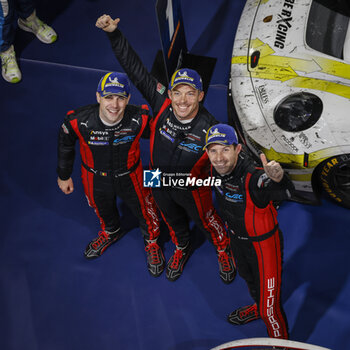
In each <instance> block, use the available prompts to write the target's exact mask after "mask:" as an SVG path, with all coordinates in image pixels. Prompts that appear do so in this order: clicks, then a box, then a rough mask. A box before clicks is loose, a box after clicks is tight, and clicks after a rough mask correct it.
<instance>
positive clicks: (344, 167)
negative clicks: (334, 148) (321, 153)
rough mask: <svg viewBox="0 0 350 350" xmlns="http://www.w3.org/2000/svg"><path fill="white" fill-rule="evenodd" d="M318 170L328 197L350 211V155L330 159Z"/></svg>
mask: <svg viewBox="0 0 350 350" xmlns="http://www.w3.org/2000/svg"><path fill="white" fill-rule="evenodd" d="M318 169H319V180H320V184H321V186H322V188H323V189H324V191H325V192H326V193H327V195H328V196H329V197H330V198H331V199H332V200H333V201H335V202H337V203H338V204H340V205H341V206H343V207H345V208H349V209H350V154H342V155H339V156H334V157H330V158H328V159H326V160H324V161H323V162H322V163H321V164H320V165H319V167H318Z"/></svg>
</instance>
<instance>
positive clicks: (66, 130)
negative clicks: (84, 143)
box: [62, 124, 69, 134]
mask: <svg viewBox="0 0 350 350" xmlns="http://www.w3.org/2000/svg"><path fill="white" fill-rule="evenodd" d="M62 129H63V132H64V133H65V134H69V130H68V129H67V127H66V125H65V124H62Z"/></svg>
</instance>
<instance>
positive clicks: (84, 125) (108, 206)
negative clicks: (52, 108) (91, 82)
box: [57, 104, 159, 239]
mask: <svg viewBox="0 0 350 350" xmlns="http://www.w3.org/2000/svg"><path fill="white" fill-rule="evenodd" d="M148 118H149V111H148V109H147V106H144V108H141V107H137V106H133V105H127V106H126V109H125V113H124V116H123V118H122V120H121V122H120V123H118V124H117V125H115V126H106V125H105V124H103V122H102V121H101V119H100V117H99V105H98V104H95V105H88V106H85V107H81V108H78V109H76V110H74V111H70V112H68V113H67V116H66V118H65V120H64V123H63V124H62V128H61V130H60V133H59V139H58V167H57V173H58V176H59V178H60V179H62V180H67V179H69V178H70V176H71V174H72V172H73V163H74V157H75V143H76V141H77V140H79V143H80V154H81V160H82V167H81V171H82V180H83V185H84V190H85V194H86V197H87V199H88V202H89V205H90V206H91V207H92V208H94V209H95V212H96V214H97V216H98V217H99V219H100V222H101V228H102V230H106V231H108V232H114V231H116V230H117V229H119V228H120V217H119V213H118V209H117V204H116V197H117V196H118V197H120V198H121V199H122V200H123V201H124V202H125V203H126V204H127V205H128V206H129V208H130V209H131V210H132V212H133V214H134V215H135V216H136V217H137V218H138V220H139V225H140V229H141V231H142V233H143V235H144V238H145V239H155V238H157V237H158V236H159V222H158V216H157V211H156V205H155V202H154V199H153V197H152V194H151V192H150V190H149V189H147V188H144V187H143V182H142V174H143V168H142V163H141V161H140V145H139V139H140V137H141V135H143V134H146V136H147V133H148V132H149V131H148V130H147V127H148V126H147V123H148Z"/></svg>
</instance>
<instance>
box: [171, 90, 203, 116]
mask: <svg viewBox="0 0 350 350" xmlns="http://www.w3.org/2000/svg"><path fill="white" fill-rule="evenodd" d="M168 96H169V98H170V99H171V106H172V107H173V111H174V114H175V116H176V117H177V118H178V119H179V120H180V121H181V120H188V119H193V118H194V117H195V116H196V114H197V112H198V109H199V102H201V101H202V100H203V97H204V92H203V91H199V90H197V89H195V88H193V87H192V86H190V85H187V84H179V85H177V86H175V87H174V88H173V89H172V90H168Z"/></svg>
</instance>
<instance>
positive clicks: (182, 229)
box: [96, 15, 236, 283]
mask: <svg viewBox="0 0 350 350" xmlns="http://www.w3.org/2000/svg"><path fill="white" fill-rule="evenodd" d="M118 23H119V19H116V20H113V19H112V18H111V17H110V16H109V15H103V16H101V17H100V18H98V20H97V22H96V26H97V27H98V28H101V29H103V30H104V31H105V32H106V33H107V35H108V37H109V40H110V42H111V45H112V49H113V52H114V54H115V56H116V58H117V59H118V61H119V63H120V64H121V66H122V67H123V69H124V71H125V72H126V73H127V75H128V76H129V78H130V80H131V81H132V83H133V84H134V85H135V86H136V87H137V88H138V90H139V91H140V92H141V93H142V95H143V96H144V98H145V99H146V101H147V102H148V103H149V105H150V106H151V108H152V110H153V120H152V121H151V123H150V129H151V136H150V148H151V150H150V153H151V154H150V158H151V161H150V163H151V169H154V170H157V169H159V170H160V171H161V172H163V173H176V172H178V173H185V174H186V173H188V174H191V175H192V176H197V177H200V176H203V168H204V167H206V166H208V164H209V161H208V157H207V155H206V153H205V152H204V151H203V146H204V144H205V135H206V131H207V130H208V129H209V127H210V126H211V125H213V124H216V123H217V121H216V120H215V118H214V117H213V116H212V115H211V114H210V113H209V112H208V111H207V110H206V109H205V108H204V107H203V106H201V105H200V102H201V101H202V100H203V97H204V92H203V88H202V80H201V77H200V76H199V74H198V73H197V72H196V71H194V70H192V69H187V68H182V69H180V70H177V71H176V72H175V73H174V74H173V76H172V78H171V81H170V84H169V88H168V91H167V89H166V87H165V86H164V85H162V84H161V83H159V82H158V81H157V80H156V79H155V78H154V77H153V76H152V75H151V74H150V73H149V72H148V71H147V69H146V68H145V67H144V65H143V63H142V61H141V60H140V58H139V57H138V55H137V54H136V52H135V51H134V50H133V48H132V47H131V46H130V44H129V42H128V41H127V39H126V38H125V37H124V35H123V34H122V33H121V31H120V30H119V29H118V28H117V26H118ZM152 192H153V196H154V199H155V201H156V203H157V206H158V208H159V209H160V211H161V214H162V216H163V219H164V221H165V222H166V224H167V226H168V228H169V231H170V235H171V238H172V241H173V243H174V244H175V246H176V248H175V251H174V254H173V255H172V257H171V258H170V259H169V261H168V263H167V267H166V276H167V278H168V280H170V281H175V280H176V279H178V278H179V277H180V276H181V274H182V271H183V268H184V265H185V263H186V262H187V260H188V258H189V255H190V253H191V250H192V248H191V234H190V230H189V219H188V218H190V219H192V220H193V221H194V222H195V224H196V225H197V226H198V227H199V228H200V229H201V231H202V232H203V233H204V234H205V235H206V236H207V238H208V239H209V241H210V242H211V243H213V245H214V247H215V249H216V252H217V256H218V261H219V268H220V277H221V279H222V280H223V281H224V282H225V283H230V282H232V281H233V279H234V277H235V274H236V268H235V263H234V260H233V257H232V252H231V248H230V245H229V238H228V236H227V232H226V230H225V228H224V225H223V223H222V221H221V219H220V218H219V216H218V215H217V213H216V211H215V209H214V207H213V204H212V193H211V189H210V187H204V186H203V187H196V186H192V187H178V186H176V187H174V186H173V187H171V188H169V187H167V188H164V187H160V188H153V189H152Z"/></svg>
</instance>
